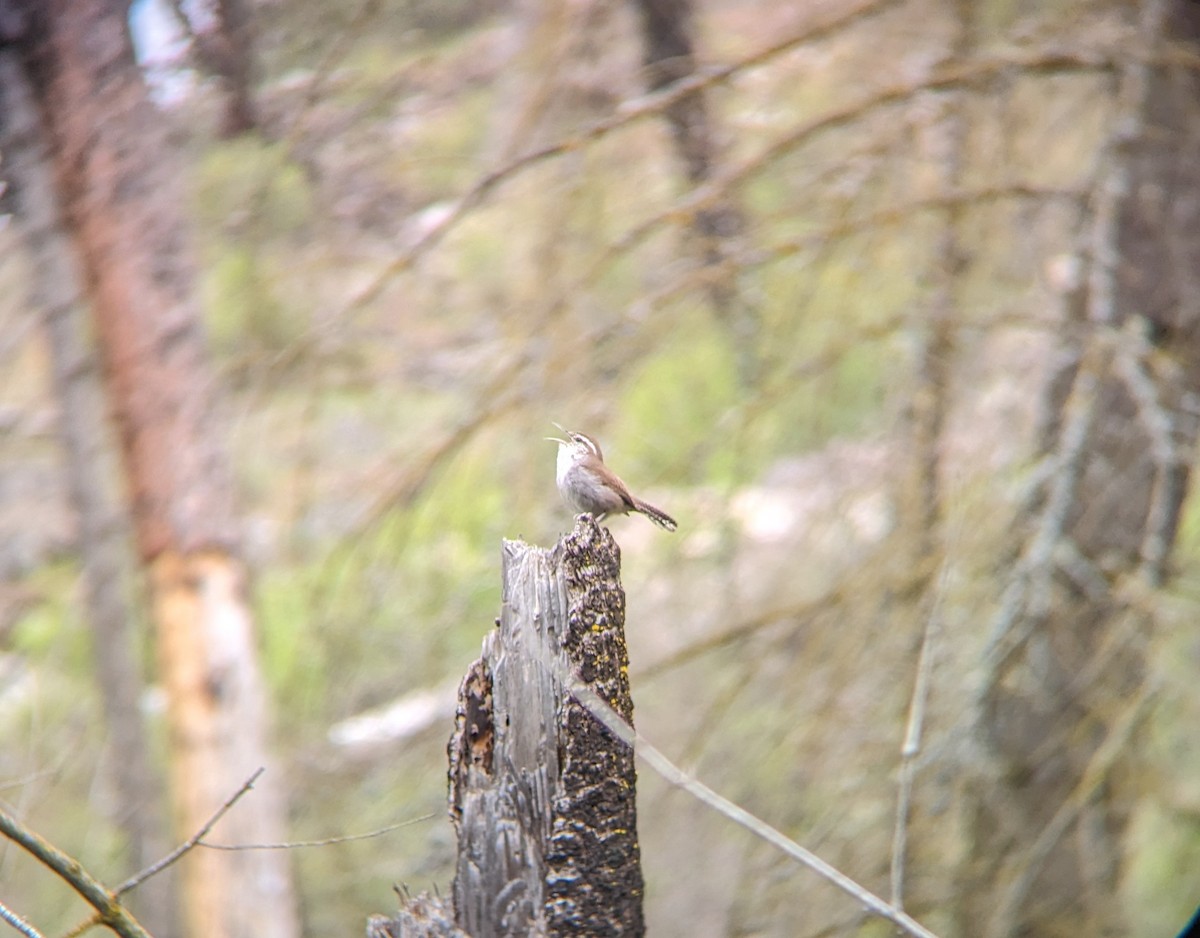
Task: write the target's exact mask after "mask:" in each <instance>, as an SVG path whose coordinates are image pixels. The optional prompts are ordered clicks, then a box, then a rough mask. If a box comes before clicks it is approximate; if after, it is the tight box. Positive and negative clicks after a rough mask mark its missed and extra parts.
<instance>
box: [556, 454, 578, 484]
mask: <svg viewBox="0 0 1200 938" xmlns="http://www.w3.org/2000/svg"><path fill="white" fill-rule="evenodd" d="M573 465H575V459H574V457H573V456H572V455H571V447H569V446H565V445H564V444H562V443H559V444H558V462H557V463H556V464H555V467H554V468H555V480H556V481H557V482H558V487H559V488H560V489H561V488H562V487H563V484H564V483H565V482H566V479H567V473H568V472H570V471H571V467H572V466H573Z"/></svg>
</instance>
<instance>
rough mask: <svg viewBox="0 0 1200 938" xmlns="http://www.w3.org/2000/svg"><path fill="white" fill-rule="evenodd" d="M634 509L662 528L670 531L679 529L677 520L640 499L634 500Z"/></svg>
mask: <svg viewBox="0 0 1200 938" xmlns="http://www.w3.org/2000/svg"><path fill="white" fill-rule="evenodd" d="M633 507H634V508H635V509H637V510H638V511H640V512H641V513H642V514H644V515H645V516H646V517H647V518H649V519H650V520H651V521H653V522H654V523H655V524H657V525H658V526H659V527H660V528H666V529H667V530H668V531H674V530H675V529H676V528H677V527H679V525H677V524H676V523H675V519H674V518H672V517H671V516H670V515H669V514H667V513H666V512H665V511H663V510H662V509H661V508H655V507H654V506H653V505H651V504H650V503H649V502H644V501H642V500H641V499H640V498H635V499H634V500H633Z"/></svg>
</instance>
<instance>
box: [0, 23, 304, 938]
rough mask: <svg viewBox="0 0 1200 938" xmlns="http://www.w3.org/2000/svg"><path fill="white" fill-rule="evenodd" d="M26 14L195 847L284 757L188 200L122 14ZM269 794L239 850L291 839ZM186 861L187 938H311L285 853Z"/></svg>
mask: <svg viewBox="0 0 1200 938" xmlns="http://www.w3.org/2000/svg"><path fill="white" fill-rule="evenodd" d="M22 10H23V14H24V21H25V22H24V26H25V29H26V32H25V34H24V35H23V37H22V39H21V42H20V44H19V48H20V51H21V52H22V58H23V62H24V66H25V69H26V73H27V75H28V77H29V79H30V84H31V87H32V88H33V89H34V94H35V97H36V99H37V103H38V108H39V112H40V116H41V121H42V124H43V127H44V128H45V132H46V136H47V139H48V141H49V146H50V152H51V155H52V160H53V164H54V169H55V173H56V178H57V188H58V195H59V200H60V204H61V206H62V210H63V216H64V218H65V221H66V225H67V228H68V230H69V231H70V233H71V237H72V241H73V245H74V248H75V251H76V254H77V256H78V257H79V259H80V266H81V268H82V271H83V280H84V285H85V291H86V295H87V299H88V301H89V303H90V305H91V308H92V311H93V314H94V316H95V320H96V323H97V331H98V336H99V341H100V346H101V349H102V352H103V356H104V360H105V366H106V374H105V377H106V386H107V389H108V392H109V400H110V402H111V405H112V410H113V413H114V416H115V419H116V424H117V428H118V430H119V433H120V439H121V449H122V454H123V457H124V468H125V478H126V480H127V483H128V488H129V493H130V498H131V505H132V515H133V521H134V531H135V538H136V542H137V548H138V552H139V554H140V556H141V559H142V562H143V564H144V565H145V567H146V569H147V570H148V571H149V581H150V587H151V596H152V609H153V619H154V623H155V632H156V639H157V647H158V659H159V668H160V678H161V681H162V683H163V686H164V689H165V690H166V693H167V700H168V719H169V722H170V728H171V740H170V758H171V775H172V793H173V795H174V798H175V804H176V830H177V833H178V834H179V835H181V836H182V835H190V834H191V833H192V832H193V831H195V830H196V829H198V828H199V827H200V826H201V825H202V824H203V822H204V821H205V820H206V819H207V818H208V816H209V815H210V814H211V813H212V812H213V811H214V810H215V809H216V808H217V806H219V805H220V804H221V803H222V802H223V801H224V800H225V799H226V798H227V797H228V796H229V795H230V794H231V793H232V792H234V791H236V790H237V789H238V787H239V786H240V785H241V783H242V782H243V781H244V780H245V779H246V778H247V777H248V776H249V775H250V774H251V773H252V772H253V771H254V770H255V769H257V768H258V767H260V766H264V765H268V764H269V762H270V759H269V757H268V755H267V752H266V735H267V728H266V723H267V717H266V699H265V691H264V688H263V684H262V678H261V675H260V673H259V667H258V661H257V655H256V650H255V647H254V640H253V629H252V619H251V614H250V607H249V602H248V596H247V591H246V574H245V570H244V567H243V564H242V561H241V559H240V557H239V556H238V553H237V524H236V518H235V513H234V510H233V499H232V483H231V474H230V471H229V464H228V458H227V456H226V454H225V452H224V450H223V447H222V445H221V444H220V441H219V434H218V433H217V422H216V420H215V418H214V413H213V406H214V405H213V399H214V394H213V380H212V376H211V373H210V370H209V366H208V362H207V359H206V348H205V342H204V336H203V333H202V329H201V319H200V314H199V309H198V307H197V304H196V301H195V299H194V280H195V277H194V269H193V266H192V262H191V258H190V254H189V250H188V245H187V238H186V230H185V225H184V223H183V217H182V215H181V212H180V206H181V205H182V204H183V198H182V192H181V188H180V185H179V181H178V178H177V173H176V171H175V167H174V166H173V163H172V159H171V151H170V147H169V146H168V143H167V141H166V138H165V132H166V128H165V122H164V120H163V118H162V116H161V115H160V114H158V113H157V112H156V111H155V109H154V107H153V105H152V104H151V103H150V101H149V99H148V97H147V94H146V89H145V86H144V84H143V82H142V78H141V74H140V72H139V70H138V68H137V64H136V62H135V60H134V57H133V50H132V44H131V41H130V37H129V34H128V24H127V21H126V17H125V13H126V9H125V5H124V4H123V3H114V2H111V0H53V2H44V3H43V2H34V0H28V2H24V3H23V4H22ZM264 782H265V785H259V786H258V789H259V790H258V796H257V797H256V799H255V800H254V802H253V804H252V806H250V805H248V806H243V807H242V808H241V809H240V810H238V811H235V812H232V813H231V814H230V816H229V817H228V818H227V819H226V820H225V822H223V824H222V834H223V836H224V837H225V838H227V839H228V840H229V841H232V842H244V843H259V842H264V841H266V842H274V841H279V840H284V839H286V838H285V836H284V827H285V825H284V819H285V817H286V807H285V804H284V802H283V800H282V798H281V797H280V793H279V791H278V790H277V789H276V787H275V776H274V775H273V774H271V773H269V774H268V775H267V777H266V778H265V779H264ZM181 865H182V875H183V881H184V892H185V900H186V913H187V920H188V929H189V932H190V933H191V934H195V935H204V936H206V938H223V936H233V938H237V936H243V935H245V936H249V935H255V936H264V935H266V936H278V938H291V936H294V935H296V934H297V933H298V918H297V914H296V905H295V899H294V895H293V891H292V882H291V873H290V866H289V858H288V856H287V855H286V853H285V852H283V851H247V852H241V853H224V852H218V851H197V852H194V853H193V854H191V855H190V856H189V857H187V858H185V860H184V861H183V863H182V864H181Z"/></svg>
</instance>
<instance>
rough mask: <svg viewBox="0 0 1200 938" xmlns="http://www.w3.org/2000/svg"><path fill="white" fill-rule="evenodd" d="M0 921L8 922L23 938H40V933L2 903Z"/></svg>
mask: <svg viewBox="0 0 1200 938" xmlns="http://www.w3.org/2000/svg"><path fill="white" fill-rule="evenodd" d="M0 919H4V921H6V922H8V924H9V925H11V926H12V927H13V928H15V929H16V930H17V931H19V932H20V933H21V934H22V935H24V936H25V938H42V934H41V932H39V931H38V930H37V929H36V928H34V927H33V926H32V925H30V924H29V923H28V922H27V921H25V919H23V918H21V916H19V915H17V913H16V912H14V911H12V909H10V908H8V906H6V905H5V904H4V903H3V902H0Z"/></svg>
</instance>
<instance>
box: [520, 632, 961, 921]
mask: <svg viewBox="0 0 1200 938" xmlns="http://www.w3.org/2000/svg"><path fill="white" fill-rule="evenodd" d="M534 654H535V655H536V656H537V658H538V660H539V661H540V662H541V664H542V666H543V667H545V668H546V669H547V670H548V671H549V672H550V673H551V674H552V675H553V676H554V677H555V679H556V680H558V681H559V682H560V683H561V684H562V685H563V687H564V688H565V689H566V690H568V691H569V692H570V694H571V695H572V696H573V697H574V698H575V699H576V700H577V701H579V703H580V704H581V705H582V706H583V707H584V708H585V709H587V711H588V712H589V713H590V714H591V715H592V716H593V717H595V718H596V720H597V721H599V722H600V724H601V725H602V726H604V728H605V729H607V730H608V731H609V732H610V733H612V734H613V735H614V736H616V737H617V738H618V739H620V740H622V741H623V742H624V743H626V744H627V745H629V746H630V747H632V748H633V749H634V751H635V753H636V754H637V756H638V757H639V758H641V759H642V761H643V762H645V763H646V764H647V765H649V766H650V768H652V769H653V770H654V771H655V772H657V773H658V775H659V776H661V777H662V778H663V780H664V781H666V782H667V783H668V784H670V785H674V786H675V787H676V788H682V789H683V790H684V791H686V792H687V793H688V794H690V795H691V796H692V797H694V798H696V799H698V800H699V801H702V802H703V803H704V804H706V805H708V806H709V807H710V808H712V809H713V810H715V811H716V812H717V813H719V814H722V815H724V816H725V817H727V818H728V819H729V820H731V821H733V822H734V823H735V824H737V825H738V826H740V827H742V828H744V829H745V830H747V831H749V832H750V833H752V834H754V835H755V836H756V837H760V838H762V839H763V840H765V841H766V842H767V843H769V844H771V845H773V846H775V847H777V848H778V849H780V850H782V851H783V852H784V853H786V854H787V855H788V856H790V857H792V858H793V859H794V860H797V861H798V862H799V863H801V864H802V865H804V866H806V867H808V868H809V869H810V870H812V871H813V872H814V873H816V874H817V875H819V876H821V877H823V878H824V879H826V880H828V881H829V882H830V883H832V884H833V885H834V886H836V887H837V888H838V889H841V890H842V891H843V892H845V893H846V894H847V895H850V896H851V897H853V898H854V899H857V900H858V901H859V902H860V903H862V905H863V906H864V907H865V908H866V909H868V910H869V911H870V912H872V913H874V914H875V915H878V916H879V917H881V918H884V919H887V920H888V921H889V922H891V923H892V924H893V925H896V926H897V927H898V928H900V929H902V930H903V931H905V932H907V933H908V934H910V935H916V936H918V938H937V936H936V935H935V934H934V933H933V932H931V931H930V930H929V929H927V928H926V927H925V926H924V925H922V924H921V923H920V922H918V921H916V920H915V919H913V918H912V917H911V916H909V915H907V914H906V913H905V912H903V911H902V910H900V909H897V908H895V907H894V906H892V905H891V904H889V903H888V902H886V901H885V900H883V899H881V898H880V897H879V896H877V895H875V894H874V893H873V892H871V891H870V890H869V889H867V888H866V887H864V886H860V885H859V884H858V883H856V882H855V881H854V880H852V879H851V878H850V877H849V876H847V875H846V874H845V873H843V872H841V871H840V870H838V869H837V868H836V867H834V866H832V865H830V864H829V863H827V862H825V861H824V860H822V859H821V858H820V857H819V856H817V855H816V854H815V853H813V852H812V851H811V850H808V849H806V848H805V847H802V846H801V845H800V844H798V843H796V841H794V840H792V839H791V838H790V837H788V836H786V835H785V834H783V833H782V832H781V831H779V830H777V829H776V828H774V827H772V826H771V825H770V824H768V823H767V822H766V821H764V820H762V819H761V818H759V817H756V816H755V815H753V814H751V813H750V812H749V811H747V810H746V809H745V808H743V807H741V806H740V805H737V804H735V803H734V802H732V801H730V800H729V799H728V798H726V797H724V796H723V795H719V794H718V793H717V792H715V791H713V790H712V789H711V788H709V787H708V786H707V785H705V784H704V783H703V782H701V781H699V780H698V779H696V778H694V777H692V776H691V775H688V774H687V773H686V772H684V771H683V770H682V769H681V768H679V767H678V766H677V765H675V763H673V762H672V761H671V760H670V759H668V758H667V757H666V755H664V754H663V753H662V752H661V751H660V750H659V749H658V748H657V747H655V746H654V745H653V744H652V743H650V741H649V740H647V739H646V738H645V737H644V736H643V735H642V734H641V733H639V732H638V731H637V730H636V729H634V728H633V727H632V726H630V725H629V723H627V722H626V721H625V718H624V717H622V716H621V715H620V714H619V713H617V711H616V710H614V709H613V707H612V706H611V705H610V704H609V703H608V701H606V700H604V698H602V697H601V696H600V695H599V694H598V693H596V691H595V690H593V689H592V688H591V687H590V686H588V685H587V684H585V683H584V682H583V681H582V680H581V679H580V678H579V677H578V676H577V675H575V674H573V673H572V672H570V671H569V670H568V669H567V668H566V667H565V666H564V664H563V662H562V660H561V658H560V657H559V656H558V655H557V654H556V653H555V652H554V651H553V650H552V649H551V648H550V647H549V645H547V644H546V643H542V644H541V645H539V646H538V647H537V648H536V649H535V650H534Z"/></svg>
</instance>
